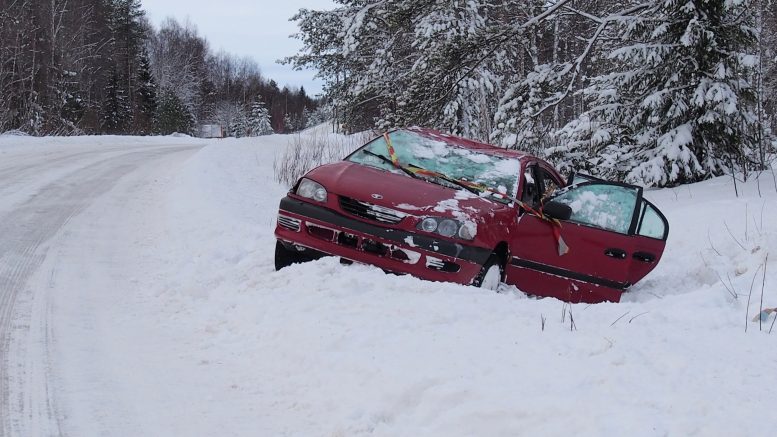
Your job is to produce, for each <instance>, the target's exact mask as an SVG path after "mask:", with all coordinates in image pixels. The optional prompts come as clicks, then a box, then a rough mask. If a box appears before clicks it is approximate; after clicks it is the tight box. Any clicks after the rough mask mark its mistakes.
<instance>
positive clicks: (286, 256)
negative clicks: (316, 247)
mask: <svg viewBox="0 0 777 437" xmlns="http://www.w3.org/2000/svg"><path fill="white" fill-rule="evenodd" d="M305 261H306V260H305V259H304V258H303V257H302V255H301V254H300V253H299V252H297V251H296V250H293V249H287V248H286V246H284V245H283V243H281V242H280V241H276V242H275V270H276V271H277V270H280V269H282V268H284V267H288V266H290V265H292V264H299V263H301V262H305Z"/></svg>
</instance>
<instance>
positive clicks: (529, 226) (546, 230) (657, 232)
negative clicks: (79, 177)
mask: <svg viewBox="0 0 777 437" xmlns="http://www.w3.org/2000/svg"><path fill="white" fill-rule="evenodd" d="M668 233H669V225H668V223H667V220H666V218H665V217H664V215H663V214H662V213H661V211H659V210H658V208H656V207H655V205H653V204H652V203H650V202H649V201H647V200H646V199H644V198H643V196H642V188H641V187H637V186H633V185H626V184H621V183H614V182H607V181H603V180H599V179H595V178H592V177H588V176H581V175H573V176H572V177H570V178H569V179H568V180H567V179H565V178H562V176H561V175H560V174H559V172H558V171H556V170H555V169H554V168H553V167H552V166H551V165H550V164H549V163H547V162H545V161H543V160H542V159H539V158H537V157H534V156H531V155H529V154H526V153H522V152H519V151H515V150H507V149H503V148H498V147H495V146H492V145H489V144H484V143H479V142H476V141H472V140H468V139H464V138H459V137H455V136H451V135H446V134H442V133H439V132H436V131H433V130H428V129H422V128H409V129H398V130H394V131H391V132H387V133H386V134H384V135H382V136H379V137H377V138H375V139H373V140H372V141H370V142H368V143H367V144H365V145H364V146H362V147H361V148H359V149H358V150H356V151H355V152H353V153H352V154H351V155H349V156H347V157H346V158H345V159H344V160H342V161H339V162H335V163H332V164H326V165H322V166H320V167H318V168H315V169H314V170H312V171H310V172H309V173H308V174H306V175H305V176H304V177H302V178H301V179H300V180H299V181H298V182H297V183H296V184H295V185H294V186H293V187H292V189H291V191H290V192H289V193H288V195H287V196H286V197H285V198H283V199H282V200H281V202H280V210H279V212H278V221H277V227H276V229H275V236H276V238H277V243H276V247H275V267H276V269H281V268H284V267H286V266H288V265H290V264H293V263H299V262H304V261H308V260H313V259H316V258H320V257H322V256H337V257H341V259H342V260H343V261H344V262H346V263H350V262H359V263H366V264H372V265H375V266H378V267H380V268H382V269H383V270H385V271H388V272H393V273H398V274H411V275H413V276H416V277H419V278H422V279H426V280H431V281H448V282H456V283H459V284H467V285H475V286H481V287H487V288H491V289H496V288H497V287H498V286H499V284H500V283H502V282H504V283H507V284H511V285H515V286H516V287H517V288H518V289H520V290H522V291H523V292H525V293H528V294H531V295H535V296H548V297H555V298H558V299H561V300H564V301H567V302H587V303H596V302H603V301H613V302H617V301H619V300H620V298H621V295H622V293H624V292H625V291H627V290H628V289H629V287H631V286H632V285H634V284H636V283H637V282H638V281H639V280H641V279H642V278H643V277H645V275H647V274H648V273H649V272H650V271H651V270H653V268H655V267H656V265H657V264H658V262H659V260H660V259H661V255H662V254H663V251H664V247H665V244H666V239H667V236H668Z"/></svg>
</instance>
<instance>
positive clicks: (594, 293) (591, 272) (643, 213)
mask: <svg viewBox="0 0 777 437" xmlns="http://www.w3.org/2000/svg"><path fill="white" fill-rule="evenodd" d="M552 200H554V201H556V202H559V203H563V204H566V205H568V206H569V207H570V208H571V209H572V211H573V212H572V216H571V217H570V219H569V220H565V221H562V225H561V229H560V235H561V238H562V239H563V241H564V243H566V245H567V246H568V247H569V251H568V252H567V253H566V254H563V255H562V254H560V253H559V247H558V242H557V241H556V239H555V237H554V231H553V226H552V225H551V224H550V223H549V222H547V221H545V220H542V219H541V218H539V217H536V216H534V215H531V214H529V213H524V214H522V215H521V217H520V218H519V220H518V223H517V224H516V226H515V227H516V232H511V233H510V235H512V236H513V237H512V238H513V240H512V241H511V242H510V250H511V254H512V260H511V262H510V265H509V266H508V269H507V281H508V282H509V283H513V284H515V285H516V286H518V288H520V289H522V290H523V291H525V292H527V293H531V294H535V295H539V296H552V297H557V298H559V299H562V300H565V301H570V302H601V301H616V302H617V301H618V300H619V299H620V296H621V293H622V292H623V291H624V290H626V289H627V288H628V287H629V286H630V285H632V284H633V283H635V282H636V281H638V280H639V279H641V278H642V277H644V275H646V274H647V273H648V272H649V271H650V270H652V268H653V267H654V266H655V265H656V263H657V262H658V260H659V259H660V257H661V254H662V253H663V245H664V241H665V240H666V235H665V234H666V232H663V233H662V230H665V229H666V226H665V224H666V221H665V219H663V216H661V215H660V212H658V210H657V209H656V208H655V207H653V206H652V205H650V204H649V202H647V201H644V200H643V198H642V189H641V188H639V187H636V186H631V185H625V184H617V183H610V182H604V181H588V182H583V183H580V184H577V185H573V186H571V187H567V188H565V189H561V190H559V191H558V192H557V193H555V195H554V196H553V197H552ZM656 212H657V214H654V213H656ZM656 219H658V220H656ZM662 220H663V221H662ZM643 222H644V223H645V225H644V233H647V234H650V236H641V235H639V232H638V231H639V230H640V226H642V223H643ZM659 222H661V224H660V225H659ZM662 225H663V227H662ZM659 234H661V235H659ZM659 236H660V237H661V238H656V237H659Z"/></svg>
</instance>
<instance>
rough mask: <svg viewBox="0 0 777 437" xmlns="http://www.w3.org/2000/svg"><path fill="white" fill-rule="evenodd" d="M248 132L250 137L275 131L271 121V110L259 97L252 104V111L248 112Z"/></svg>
mask: <svg viewBox="0 0 777 437" xmlns="http://www.w3.org/2000/svg"><path fill="white" fill-rule="evenodd" d="M246 130H247V133H248V136H249V137H256V136H259V135H270V134H272V133H273V130H272V123H271V122H270V111H268V110H267V108H266V107H265V106H264V102H263V101H262V99H261V98H257V99H256V100H255V101H254V103H252V104H251V112H250V113H249V114H248V120H247V129H246Z"/></svg>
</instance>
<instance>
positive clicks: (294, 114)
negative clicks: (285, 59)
mask: <svg viewBox="0 0 777 437" xmlns="http://www.w3.org/2000/svg"><path fill="white" fill-rule="evenodd" d="M316 106H317V104H316V101H315V100H314V99H312V98H311V97H310V96H308V95H307V94H306V92H305V90H304V88H289V87H283V88H280V87H279V85H278V84H277V83H276V82H275V81H273V80H272V79H269V78H266V77H264V76H263V75H262V73H261V71H260V69H259V66H258V65H257V64H256V62H255V61H253V60H251V59H248V58H238V57H236V56H233V55H231V54H229V53H226V52H214V51H213V50H211V48H210V47H209V44H208V41H207V39H206V38H205V37H203V36H201V35H199V33H198V31H197V29H196V27H195V25H194V24H192V23H189V22H183V23H181V22H178V21H176V20H175V19H172V18H169V19H167V20H166V21H164V22H163V23H162V24H161V25H160V26H159V28H155V27H154V26H152V25H151V24H150V23H149V20H148V19H147V18H146V14H145V12H144V10H143V7H142V5H141V2H140V0H50V1H42V0H0V132H4V131H9V130H17V131H21V132H25V133H27V134H31V135H73V134H132V135H149V134H169V133H173V132H181V133H187V134H196V132H197V128H198V126H199V125H201V124H206V123H213V124H220V125H222V126H223V127H224V128H225V129H226V131H227V132H226V134H227V135H230V136H237V137H239V136H251V135H262V134H268V133H272V132H276V133H286V132H293V131H297V130H299V129H301V128H303V127H304V126H305V125H306V124H308V123H309V122H310V120H309V119H310V118H311V117H312V116H313V113H314V111H315V109H316Z"/></svg>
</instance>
